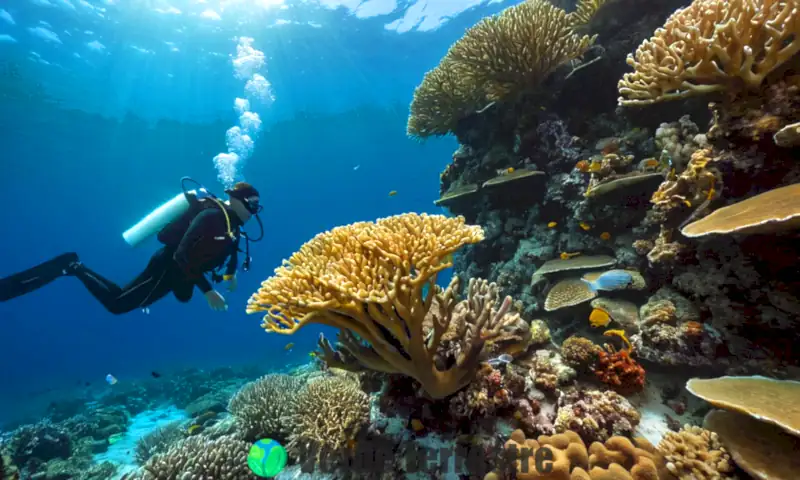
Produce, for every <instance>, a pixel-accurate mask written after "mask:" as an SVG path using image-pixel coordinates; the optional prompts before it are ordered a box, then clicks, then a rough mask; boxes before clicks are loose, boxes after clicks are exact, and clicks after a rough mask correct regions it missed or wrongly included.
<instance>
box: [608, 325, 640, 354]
mask: <svg viewBox="0 0 800 480" xmlns="http://www.w3.org/2000/svg"><path fill="white" fill-rule="evenodd" d="M603 336H606V337H619V339H620V340H622V342H623V343H624V344H625V348H626V349H627V350H628V351H630V350H632V349H633V345H631V341H630V340H628V336H627V335H625V330H606V331H605V332H603Z"/></svg>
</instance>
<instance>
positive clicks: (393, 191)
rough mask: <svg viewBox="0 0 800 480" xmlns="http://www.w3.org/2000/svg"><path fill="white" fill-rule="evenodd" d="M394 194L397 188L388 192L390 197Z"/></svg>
mask: <svg viewBox="0 0 800 480" xmlns="http://www.w3.org/2000/svg"><path fill="white" fill-rule="evenodd" d="M395 195H397V190H392V191H391V192H389V196H390V197H394V196H395Z"/></svg>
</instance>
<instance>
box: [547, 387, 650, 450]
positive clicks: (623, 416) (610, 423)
mask: <svg viewBox="0 0 800 480" xmlns="http://www.w3.org/2000/svg"><path fill="white" fill-rule="evenodd" d="M640 419H641V416H640V415H639V412H638V411H637V410H636V409H635V408H634V407H633V405H631V403H630V402H629V401H628V400H627V399H625V397H623V396H622V395H619V394H618V393H615V392H612V391H603V392H601V391H599V390H578V391H575V392H571V393H562V394H561V397H560V398H559V400H558V413H557V416H556V421H555V427H556V431H557V432H560V433H563V432H565V431H567V430H572V431H574V432H577V433H578V434H579V435H580V436H581V438H583V439H584V440H585V441H586V442H593V441H596V440H599V441H605V440H608V439H609V438H610V437H612V436H614V435H630V434H631V433H632V432H633V430H634V428H636V426H637V425H638V424H639V420H640Z"/></svg>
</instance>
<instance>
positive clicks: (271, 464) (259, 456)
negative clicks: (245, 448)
mask: <svg viewBox="0 0 800 480" xmlns="http://www.w3.org/2000/svg"><path fill="white" fill-rule="evenodd" d="M286 458H287V455H286V449H285V448H283V445H281V444H280V443H278V442H276V441H275V440H273V439H271V438H262V439H261V440H259V441H257V442H256V443H254V444H253V446H252V447H250V452H249V453H248V454H247V466H248V467H250V470H251V471H252V472H253V473H254V474H256V475H257V476H259V477H264V478H270V477H274V476H275V475H277V474H279V473H280V472H281V471H282V470H283V468H284V467H285V466H286Z"/></svg>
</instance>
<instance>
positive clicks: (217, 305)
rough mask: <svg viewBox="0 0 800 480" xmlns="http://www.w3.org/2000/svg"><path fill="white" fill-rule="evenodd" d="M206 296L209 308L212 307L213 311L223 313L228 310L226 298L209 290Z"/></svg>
mask: <svg viewBox="0 0 800 480" xmlns="http://www.w3.org/2000/svg"><path fill="white" fill-rule="evenodd" d="M205 295H206V301H207V302H208V306H209V307H211V309H212V310H216V311H218V312H222V311H225V310H227V309H228V305H227V304H226V303H225V297H223V296H222V295H220V293H219V292H218V291H216V290H209V291H207V292H206V294H205Z"/></svg>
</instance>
